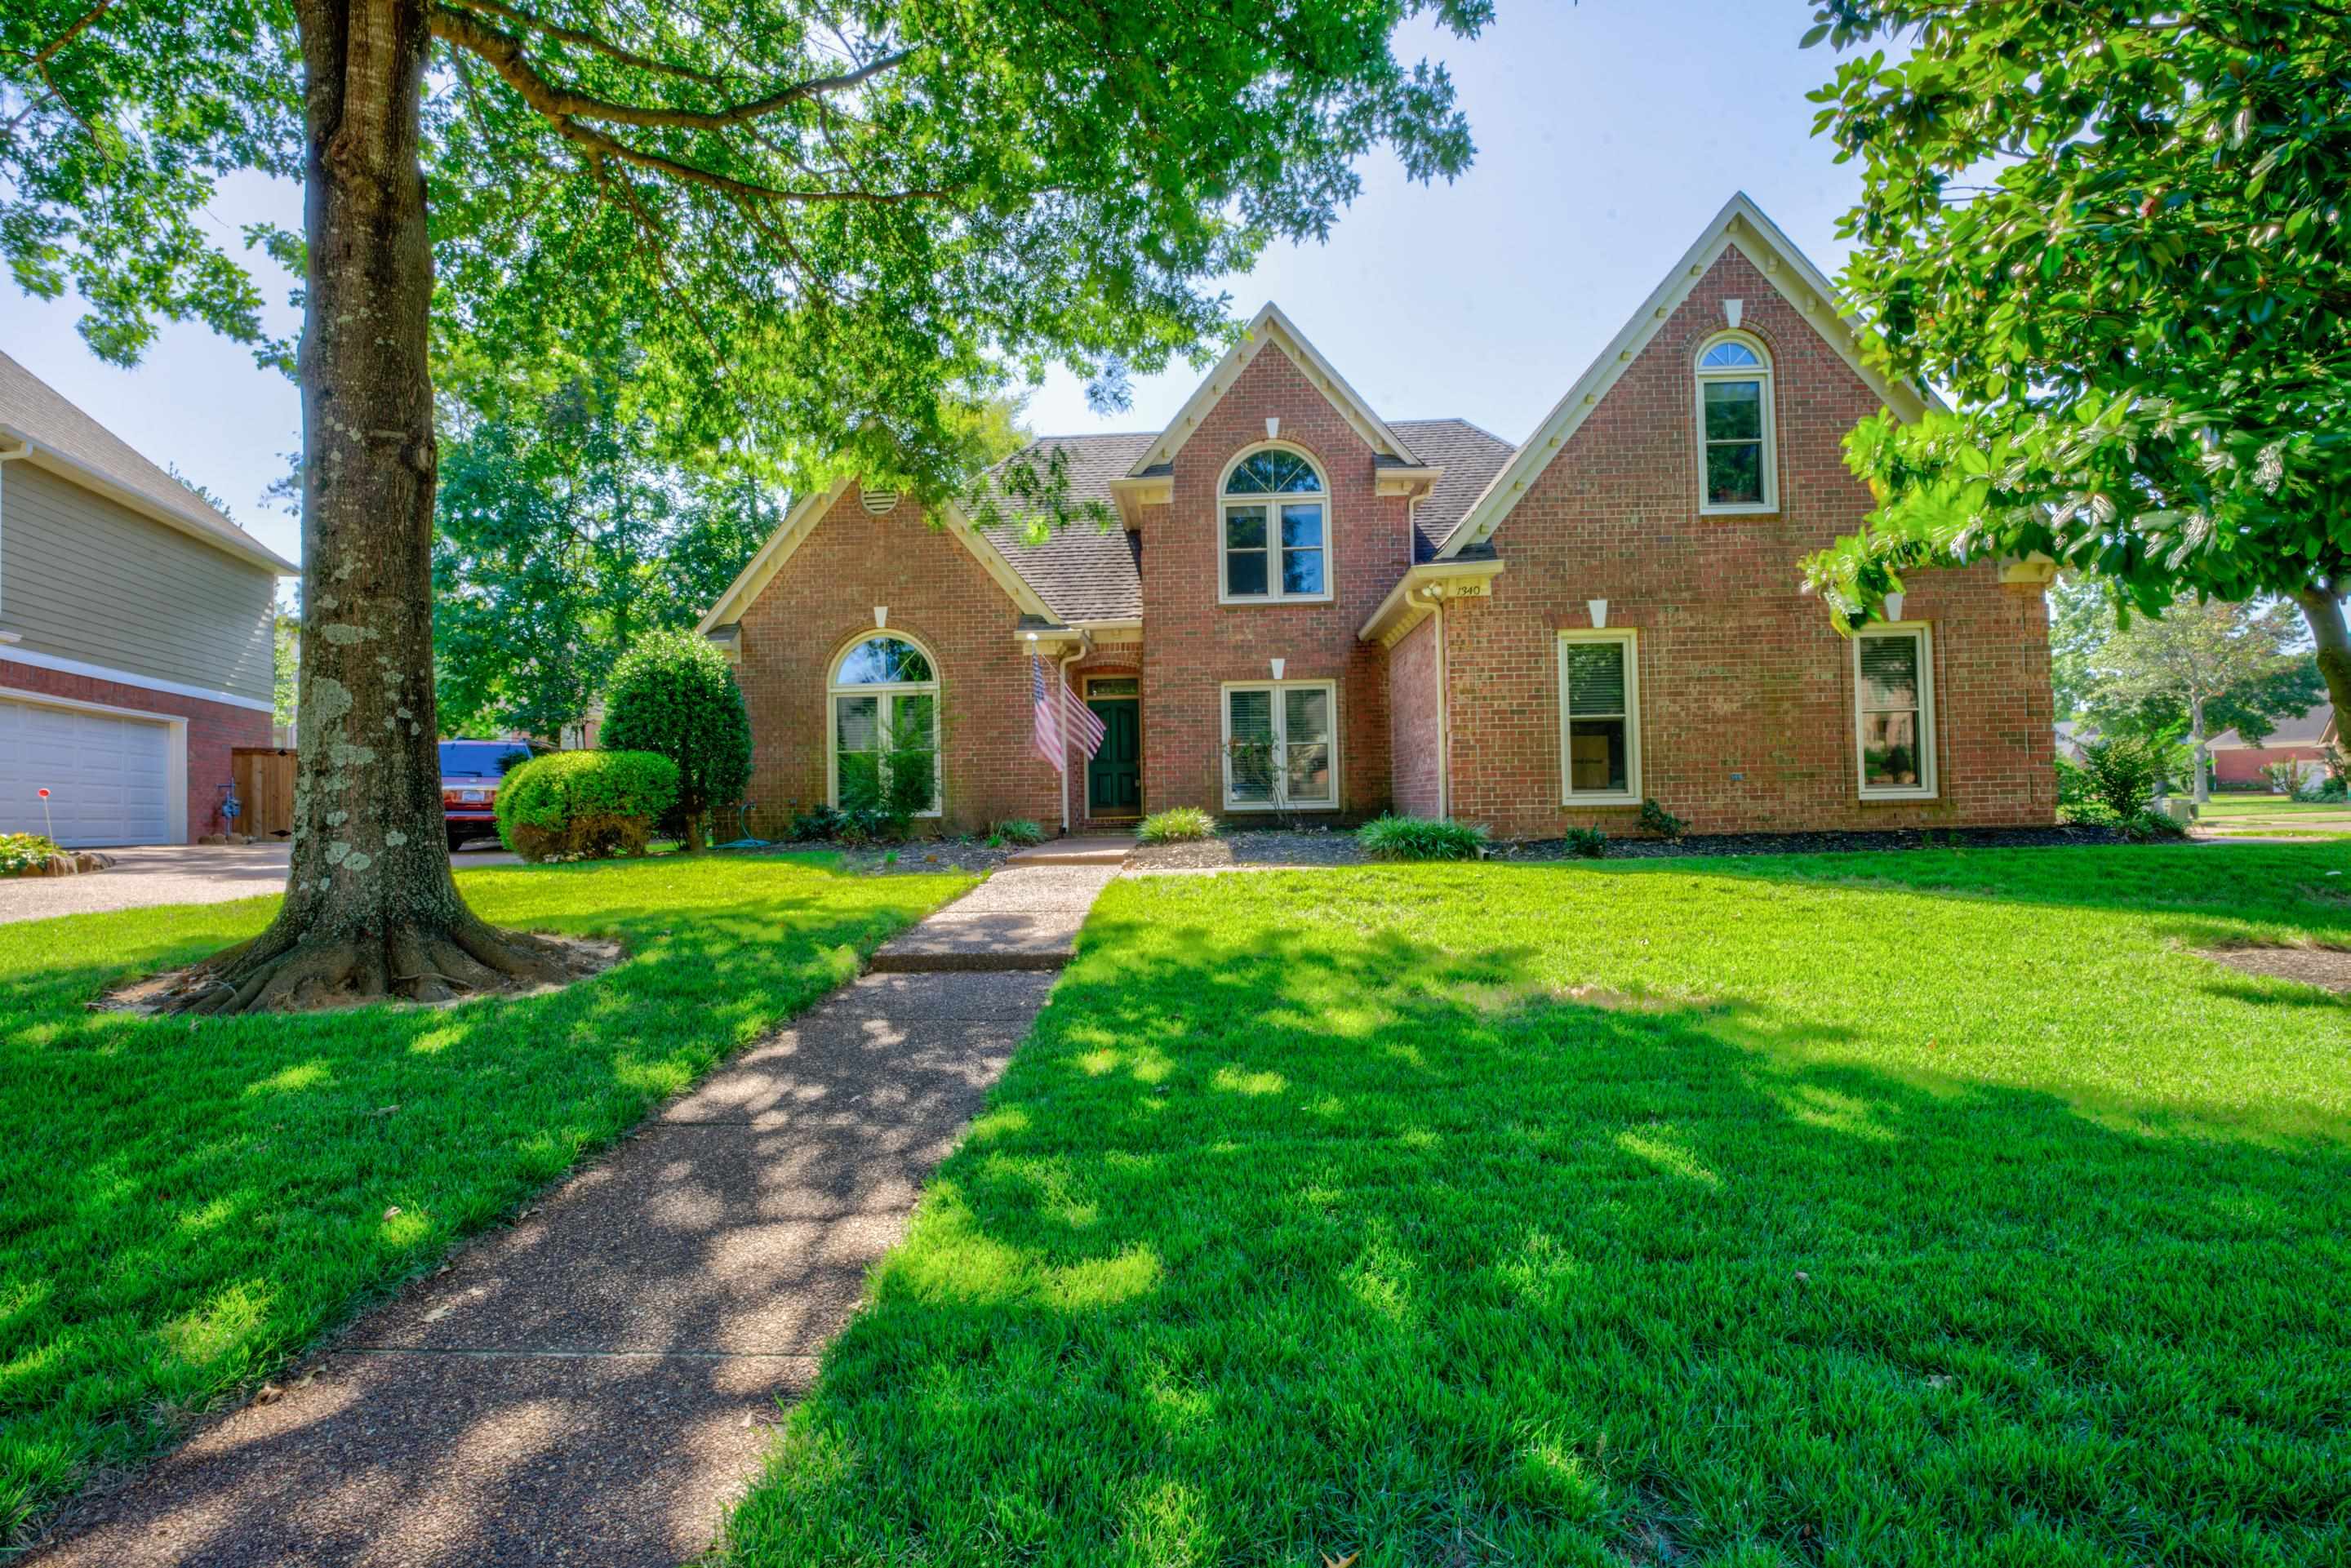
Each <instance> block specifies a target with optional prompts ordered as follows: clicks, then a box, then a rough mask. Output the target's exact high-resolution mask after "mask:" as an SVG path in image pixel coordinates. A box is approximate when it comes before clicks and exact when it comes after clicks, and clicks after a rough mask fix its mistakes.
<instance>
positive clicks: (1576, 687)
mask: <svg viewBox="0 0 2351 1568" xmlns="http://www.w3.org/2000/svg"><path fill="white" fill-rule="evenodd" d="M1640 646H1641V643H1640V633H1639V632H1636V631H1634V630H1631V629H1629V628H1628V629H1625V630H1623V631H1611V632H1561V633H1560V634H1559V740H1560V746H1559V750H1560V758H1559V760H1560V800H1561V803H1562V804H1563V805H1569V806H1636V805H1638V804H1640V801H1641V659H1640Z"/></svg>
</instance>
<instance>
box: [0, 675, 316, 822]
mask: <svg viewBox="0 0 2351 1568" xmlns="http://www.w3.org/2000/svg"><path fill="white" fill-rule="evenodd" d="M0 691H15V692H28V693H30V694H32V695H35V696H45V697H61V698H64V699H66V700H68V701H69V702H83V703H97V704H99V705H100V706H105V707H118V708H131V709H133V710H135V711H137V712H140V713H155V714H169V715H172V716H174V717H177V718H183V719H185V720H187V726H188V727H187V737H188V741H187V744H188V829H187V834H188V837H189V839H191V840H193V839H194V838H195V837H196V836H197V835H198V834H200V833H213V832H218V831H221V827H222V822H221V817H220V803H221V800H222V797H223V790H222V789H221V786H222V785H224V784H226V783H227V782H229V754H230V753H231V752H233V751H234V750H235V749H236V748H237V747H245V746H267V745H269V744H270V742H271V729H270V716H269V715H267V714H266V713H263V712H261V711H259V710H258V709H256V708H248V707H239V706H236V705H235V704H233V703H216V702H206V701H204V699H203V698H201V697H185V696H181V695H178V694H177V693H175V692H159V691H155V690H152V688H150V687H147V686H134V685H125V684H124V683H122V682H120V681H108V680H100V679H99V678H98V677H96V676H94V675H72V674H65V673H64V672H63V671H59V670H47V669H42V668H40V667H39V666H38V665H35V664H18V663H17V662H16V661H15V660H14V659H11V658H9V657H8V656H7V653H6V651H5V649H0Z"/></svg>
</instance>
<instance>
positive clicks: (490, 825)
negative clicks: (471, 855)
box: [441, 740, 553, 854]
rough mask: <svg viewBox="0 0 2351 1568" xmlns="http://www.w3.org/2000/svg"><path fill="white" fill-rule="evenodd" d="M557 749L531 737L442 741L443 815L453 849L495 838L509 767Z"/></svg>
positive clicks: (451, 848)
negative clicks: (502, 787) (502, 783)
mask: <svg viewBox="0 0 2351 1568" xmlns="http://www.w3.org/2000/svg"><path fill="white" fill-rule="evenodd" d="M551 749H553V748H552V747H548V746H546V745H544V744H541V743H538V742H533V741H528V740H444V741H443V742H442V743H441V815H442V817H443V819H444V821H446V823H447V825H448V829H449V850H450V852H451V853H453V854H454V853H455V852H457V851H458V850H461V849H463V848H464V847H465V845H466V844H467V843H468V842H469V841H472V840H475V839H479V838H490V837H495V836H496V833H497V831H498V828H497V818H496V807H497V798H498V780H499V779H502V778H504V777H505V776H506V771H507V768H512V767H514V766H516V765H517V764H518V763H523V762H528V761H529V760H530V759H531V758H533V757H536V756H537V755H538V754H539V753H540V752H542V751H548V750H551Z"/></svg>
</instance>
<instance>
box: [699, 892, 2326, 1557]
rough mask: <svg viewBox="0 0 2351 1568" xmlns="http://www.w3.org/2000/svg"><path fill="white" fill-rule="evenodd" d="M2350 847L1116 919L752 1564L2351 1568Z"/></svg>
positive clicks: (760, 1502) (1060, 1005)
mask: <svg viewBox="0 0 2351 1568" xmlns="http://www.w3.org/2000/svg"><path fill="white" fill-rule="evenodd" d="M2338 872H2351V852H2346V851H2344V850H2341V849H2336V848H2320V847H2312V848H2304V847H2292V848H2266V847H2257V846H2238V847H2232V848H2218V847H2212V846H2204V847H2195V846H2183V847H2176V848H2174V847H2166V848H2115V849H2072V850H2050V851H2038V852H1928V853H1917V854H1908V855H1853V856H1824V857H1813V858H1790V859H1778V860H1765V859H1756V860H1748V861H1725V860H1714V859H1707V860H1696V859H1692V860H1682V861H1639V862H1615V863H1609V864H1601V865H1592V866H1575V867H1568V866H1466V867H1444V868H1435V867H1426V868H1409V869H1364V870H1348V871H1334V872H1327V873H1267V874H1256V875H1234V876H1224V877H1216V878H1207V877H1167V878H1160V879H1154V880H1147V881H1128V882H1123V883H1118V884H1116V885H1114V886H1113V888H1112V889H1111V891H1110V892H1109V893H1108V894H1106V895H1105V896H1104V897H1103V899H1102V902H1101V904H1099V905H1098V906H1097V907H1096V910H1095V914H1094V916H1093V919H1092V924H1091V925H1089V927H1088V928H1087V932H1086V936H1085V937H1084V939H1083V943H1082V946H1081V955H1080V958H1079V961H1078V963H1077V964H1076V965H1075V966H1074V967H1072V968H1071V970H1070V971H1069V972H1068V973H1067V975H1066V977H1064V979H1063V980H1062V982H1061V988H1060V990H1059V991H1058V993H1057V994H1056V998H1055V1000H1054V1002H1053V1004H1052V1006H1050V1008H1049V1009H1047V1010H1046V1012H1045V1014H1044V1015H1043V1017H1042V1019H1040V1022H1039V1024H1038V1026H1037V1029H1036V1030H1035V1032H1034V1034H1033V1035H1032V1037H1031V1038H1030V1040H1029V1043H1028V1044H1027V1045H1026V1046H1025V1047H1024V1048H1023V1050H1022V1051H1021V1052H1020V1054H1019V1056H1018V1057H1017V1058H1016V1060H1015V1061H1014V1063H1013V1066H1012V1068H1011V1070H1010V1071H1009V1073H1008V1076H1007V1077H1006V1079H1005V1081H1004V1082H1003V1083H1002V1084H1001V1085H1000V1086H999V1088H998V1092H996V1094H995V1095H994V1096H993V1098H992V1100H991V1102H990V1106H989V1109H988V1110H987V1112H986V1113H984V1114H983V1116H982V1117H981V1119H980V1120H979V1121H978V1122H977V1124H976V1125H975V1128H974V1130H973V1133H972V1134H971V1136H970V1137H969V1139H968V1140H967V1143H966V1145H964V1147H963V1148H962V1149H961V1150H960V1151H959V1152H958V1153H957V1154H956V1155H954V1156H953V1158H952V1159H951V1160H950V1161H949V1162H948V1163H947V1164H946V1166H943V1167H942V1169H941V1171H940V1173H939V1175H938V1176H937V1177H936V1179H935V1184H934V1186H932V1188H931V1189H930V1191H929V1193H928V1194H927V1196H926V1197H925V1200H924V1203H923V1206H922V1207H921V1210H920V1212H919V1214H918V1217H917V1219H916V1222H915V1226H914V1231H913V1233H912V1235H911V1237H910V1239H908V1241H907V1242H906V1243H905V1245H904V1247H902V1248H901V1249H899V1250H898V1251H897V1252H896V1253H894V1254H893V1256H892V1257H891V1258H890V1259H889V1260H887V1261H886V1262H885V1263H884V1264H883V1266H882V1267H881V1269H880V1270H878V1271H877V1273H876V1275H875V1278H874V1281H873V1282H872V1302H871V1304H870V1305H869V1307H868V1309H867V1311H866V1312H864V1313H862V1315H861V1316H860V1317H859V1318H858V1319H857V1320H855V1322H852V1325H851V1327H850V1328H849V1329H848V1330H847V1331H846V1333H844V1334H843V1336H842V1337H841V1339H840V1340H839V1341H838V1342H837V1343H835V1344H834V1345H833V1347H832V1348H831V1352H830V1353H829V1354H828V1355H827V1357H826V1360H825V1364H824V1368H823V1372H822V1375H821V1377H820V1381H819V1385H818V1387H817V1389H816V1391H815V1392H814V1393H813V1395H812V1396H810V1398H809V1399H808V1400H807V1401H806V1402H805V1403H803V1404H802V1405H801V1406H799V1408H798V1409H797V1410H796V1411H795V1412H794V1413H793V1415H792V1416H791V1418H790V1420H789V1423H788V1424H787V1425H786V1427H785V1428H784V1434H783V1436H782V1437H781V1439H780V1440H779V1443H778V1449H777V1453H776V1457H775V1458H774V1459H773V1461H772V1464H771V1468H770V1469H769V1471H768V1474H767V1476H766V1477H765V1479H764V1480H763V1481H762V1482H761V1483H760V1484H759V1485H758V1488H757V1490H755V1491H754V1493H753V1494H752V1496H751V1497H750V1499H749V1500H747V1502H746V1504H745V1505H744V1506H743V1507H742V1508H741V1510H740V1511H739V1512H738V1514H737V1518H736V1521H735V1524H734V1534H733V1537H732V1552H733V1556H734V1560H735V1561H737V1562H738V1563H745V1564H787V1563H789V1564H804V1563H828V1564H834V1563H840V1564H846V1563H877V1564H878V1563H1024V1564H1027V1563H1035V1564H1045V1563H1050V1564H1070V1565H1072V1568H1075V1565H1078V1564H1083V1565H1085V1568H1101V1565H1104V1564H1120V1563H1132V1564H1144V1563H1148V1564H1183V1563H1229V1564H1235V1565H1240V1564H1258V1563H1306V1564H1313V1563H1319V1562H1320V1561H1321V1559H1322V1555H1323V1554H1327V1555H1328V1556H1330V1557H1332V1558H1342V1557H1344V1556H1345V1555H1346V1554H1348V1553H1351V1552H1361V1553H1362V1557H1361V1564H1362V1568H1401V1565H1404V1564H1447V1565H1452V1564H1473V1563H1567V1564H1592V1565H1593V1568H1599V1565H1603V1564H1606V1565H1609V1568H1625V1565H1628V1564H1648V1563H1676V1564H1682V1563H1690V1564H1698V1563H1704V1564H1710V1565H1718V1568H1762V1565H1765V1564H1815V1563H1817V1564H1837V1565H1862V1564H1868V1565H1872V1568H1876V1565H1881V1564H1900V1563H1937V1564H1970V1565H1972V1564H1980V1563H2005V1564H2015V1565H2018V1568H2024V1565H2031V1568H2061V1565H2066V1564H2077V1563H2111V1564H2117V1565H2120V1564H2155V1563H2163V1564H2167V1565H2172V1564H2214V1565H2219V1564H2229V1565H2231V1568H2248V1565H2250V1568H2261V1565H2264V1564H2279V1563H2309V1564H2319V1563H2328V1564H2341V1563H2345V1562H2346V1561H2351V1332H2347V1331H2346V1325H2347V1324H2351V1009H2346V1004H2345V1003H2343V1002H2341V1001H2338V1000H2337V999H2335V998H2334V997H2332V996H2330V995H2327V994H2325V993H2322V992H2319V991H2316V990H2313V989H2309V988H2304V987H2300V986H2295V985H2292V984H2287V983H2283V982H2277V981H2270V980H2263V979H2258V978H2253V977H2247V976H2244V975H2241V974H2238V973H2236V972H2234V971H2231V970H2229V969H2225V968H2222V967H2218V966H2215V965H2212V964H2210V963H2209V962H2208V961H2206V960H2204V959H2202V958H2200V957H2199V956H2195V955H2194V954H2193V953H2192V952H2190V951H2189V950H2188V949H2190V948H2193V947H2197V946H2209V945H2211V944H2213V943H2217V942H2227V941H2234V940H2244V939H2248V938H2320V939H2324V940H2326V941H2330V942H2338V943H2345V944H2351V875H2346V876H2330V875H2328V874H2327V873H2338Z"/></svg>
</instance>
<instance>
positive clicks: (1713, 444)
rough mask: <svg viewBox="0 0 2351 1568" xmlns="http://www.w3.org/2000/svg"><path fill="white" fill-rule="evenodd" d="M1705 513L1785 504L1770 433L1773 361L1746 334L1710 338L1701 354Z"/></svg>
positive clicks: (1758, 509) (1700, 490)
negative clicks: (1781, 497)
mask: <svg viewBox="0 0 2351 1568" xmlns="http://www.w3.org/2000/svg"><path fill="white" fill-rule="evenodd" d="M1698 442H1699V445H1700V446H1701V448H1702V449H1703V452H1704V457H1703V460H1702V461H1701V463H1700V465H1699V473H1698V510H1699V511H1701V512H1769V511H1772V510H1774V509H1776V508H1777V507H1778V506H1779V504H1780V475H1779V464H1778V453H1777V452H1776V451H1775V450H1774V445H1773V441H1772V433H1771V357H1770V356H1769V355H1768V354H1767V353H1766V352H1765V351H1764V349H1763V345H1762V344H1761V343H1759V342H1757V341H1756V340H1754V339H1752V338H1750V337H1748V336H1747V335H1746V334H1745V333H1743V332H1725V333H1723V334H1721V335H1720V336H1719V337H1715V338H1709V339H1708V340H1707V341H1706V343H1705V345H1704V346H1703V347H1701V348H1700V349H1699V350H1698Z"/></svg>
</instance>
